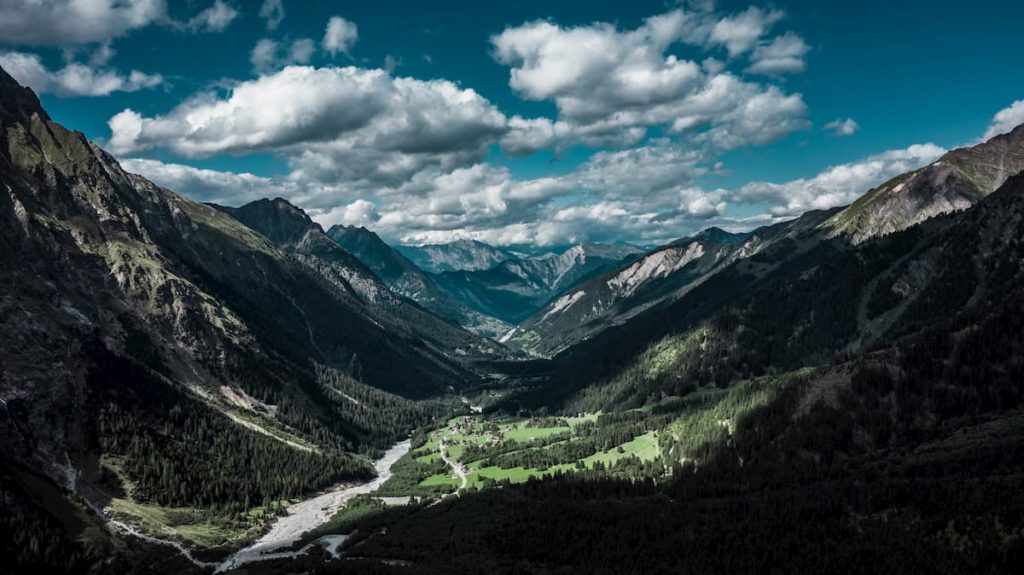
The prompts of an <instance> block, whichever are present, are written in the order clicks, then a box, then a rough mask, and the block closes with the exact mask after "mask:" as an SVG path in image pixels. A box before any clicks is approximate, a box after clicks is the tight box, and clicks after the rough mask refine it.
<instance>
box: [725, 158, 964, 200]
mask: <svg viewBox="0 0 1024 575" xmlns="http://www.w3.org/2000/svg"><path fill="white" fill-rule="evenodd" d="M945 152H946V150H945V149H943V148H941V147H939V146H936V145H935V144H931V143H929V144H915V145H913V146H909V147H907V148H905V149H901V150H890V151H887V152H883V153H881V154H876V155H872V156H868V157H867V158H864V159H862V160H858V161H856V162H851V163H848V164H841V165H838V166H833V167H830V168H828V169H827V170H825V171H823V172H821V173H820V174H818V175H816V176H814V177H811V178H800V179H797V180H792V181H789V182H785V183H781V184H777V183H771V182H752V183H749V184H746V185H745V186H743V187H742V188H740V189H739V190H738V191H737V192H736V193H735V194H734V196H733V197H734V198H735V199H737V200H740V201H750V202H769V203H771V204H774V206H773V207H772V208H771V213H772V214H774V215H778V216H784V215H797V214H800V213H802V212H805V211H807V210H812V209H828V208H833V207H836V206H842V205H845V204H849V203H850V202H852V201H853V200H855V199H857V198H858V197H860V196H861V195H863V194H864V193H866V192H867V191H868V190H869V189H870V188H873V187H875V186H877V185H879V184H881V183H883V182H885V181H886V180H888V179H891V178H893V177H895V176H898V175H900V174H902V173H904V172H909V171H911V170H914V169H916V168H919V167H921V166H923V165H926V164H930V163H931V162H934V161H935V160H937V159H938V158H939V157H940V156H941V155H942V154H944V153H945Z"/></svg>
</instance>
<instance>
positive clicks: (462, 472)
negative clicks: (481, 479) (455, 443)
mask: <svg viewBox="0 0 1024 575" xmlns="http://www.w3.org/2000/svg"><path fill="white" fill-rule="evenodd" d="M446 439H448V436H447V435H446V436H444V437H442V438H441V441H439V442H438V444H437V448H438V450H439V451H440V453H441V459H443V460H444V462H445V463H447V464H448V467H451V468H452V472H453V473H454V474H455V476H456V477H458V478H459V480H460V483H459V487H458V489H456V490H455V493H453V495H456V496H457V495H460V494H461V492H462V490H463V489H465V488H466V485H467V484H468V483H469V479H468V478H467V477H466V468H465V467H463V465H462V464H461V463H459V462H458V461H455V460H454V459H449V458H448V454H447V453H446V452H445V447H446V446H445V444H444V442H445V440H446Z"/></svg>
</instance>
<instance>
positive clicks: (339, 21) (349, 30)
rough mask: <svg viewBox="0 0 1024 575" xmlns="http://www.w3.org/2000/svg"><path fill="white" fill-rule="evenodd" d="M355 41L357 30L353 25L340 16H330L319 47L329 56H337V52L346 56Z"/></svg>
mask: <svg viewBox="0 0 1024 575" xmlns="http://www.w3.org/2000/svg"><path fill="white" fill-rule="evenodd" d="M357 40H359V28H358V27H357V26H356V25H355V24H353V23H352V22H349V21H348V20H346V19H344V18H342V17H341V16H332V17H331V19H330V20H328V21H327V30H326V31H324V39H323V41H322V42H321V44H320V45H321V46H323V49H324V51H325V52H328V53H330V55H331V56H337V55H338V52H341V53H342V54H345V55H348V54H349V51H350V50H351V49H352V46H354V45H355V43H356V41H357Z"/></svg>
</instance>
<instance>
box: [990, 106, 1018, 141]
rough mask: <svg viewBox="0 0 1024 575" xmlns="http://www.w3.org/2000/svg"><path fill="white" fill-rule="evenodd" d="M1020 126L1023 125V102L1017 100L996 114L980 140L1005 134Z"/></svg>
mask: <svg viewBox="0 0 1024 575" xmlns="http://www.w3.org/2000/svg"><path fill="white" fill-rule="evenodd" d="M1021 124H1024V100H1017V101H1016V102H1014V103H1012V104H1010V105H1009V106H1007V107H1006V108H1003V109H1002V110H999V112H997V113H996V115H995V116H994V117H993V118H992V122H991V123H990V124H989V126H988V129H987V130H985V135H984V136H983V137H982V139H983V140H988V139H989V138H994V137H995V136H998V135H999V134H1006V133H1007V132H1010V131H1011V130H1013V129H1014V128H1016V127H1017V126H1019V125H1021Z"/></svg>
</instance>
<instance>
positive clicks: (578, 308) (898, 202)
mask: <svg viewBox="0 0 1024 575" xmlns="http://www.w3.org/2000/svg"><path fill="white" fill-rule="evenodd" d="M1022 169H1024V127H1018V128H1017V129H1016V130H1013V131H1012V132H1010V133H1008V134H1004V135H1000V136H996V137H994V138H992V139H991V140H989V141H987V142H983V143H981V144H978V145H976V146H973V147H970V148H960V149H956V150H953V151H951V152H949V153H947V154H945V155H944V156H942V157H941V158H940V159H939V160H937V161H935V162H934V163H932V164H929V165H928V166H925V167H923V168H920V169H918V170H914V171H911V172H908V173H906V174H902V175H900V176H897V177H895V178H893V179H891V180H889V181H888V182H886V183H884V184H882V185H881V186H878V187H877V188H874V189H872V190H870V191H868V192H867V193H866V194H865V195H864V196H862V197H860V198H859V199H857V201H855V202H854V203H853V204H851V205H850V206H847V207H845V208H843V209H840V210H831V211H829V212H810V213H808V214H805V215H804V216H802V217H800V218H798V219H796V220H794V221H793V222H788V223H783V224H779V225H775V226H769V227H767V228H761V229H758V230H755V231H754V232H751V233H750V234H749V235H732V234H728V233H727V232H724V231H722V230H719V229H716V228H711V229H709V230H705V231H704V232H702V233H701V234H698V235H697V236H694V237H693V238H684V239H681V240H677V241H676V242H674V243H672V244H670V245H668V246H665V247H663V248H658V249H656V250H654V251H652V252H650V253H648V254H646V255H645V256H643V257H642V258H640V259H639V260H637V261H636V262H635V263H632V264H630V265H628V266H623V267H621V268H619V269H616V270H614V271H611V272H609V273H607V274H604V275H603V276H601V277H600V278H595V279H593V280H591V281H590V282H587V283H586V284H582V285H580V286H578V287H577V288H575V289H574V290H571V291H569V292H567V293H565V294H563V295H562V297H560V298H558V299H557V300H555V301H553V302H551V303H550V304H549V305H547V306H546V307H545V308H544V309H541V310H540V311H538V312H537V313H536V314H534V315H532V316H531V317H529V318H527V319H525V320H524V321H522V322H521V323H520V325H518V326H517V327H515V328H513V329H512V330H510V331H509V332H508V333H506V334H505V335H503V336H502V337H501V339H500V341H502V342H503V343H505V344H507V345H509V346H510V347H512V348H514V349H520V350H523V351H526V352H529V353H532V354H535V355H541V356H546V357H550V356H554V355H556V354H558V353H560V352H562V351H564V350H566V349H568V348H570V347H572V346H573V345H576V344H578V343H580V342H582V341H585V340H586V339H588V338H590V337H593V336H594V335H595V334H598V333H600V332H601V331H603V330H605V329H607V328H609V327H612V326H616V325H621V324H623V323H625V322H627V321H629V320H630V319H632V318H634V317H636V316H637V315H640V314H643V313H645V312H647V311H648V310H651V309H655V308H658V307H659V306H661V305H662V304H666V303H667V302H671V301H673V300H676V299H678V298H680V297H682V296H684V295H686V294H687V293H688V292H689V291H691V290H693V289H694V288H695V287H697V286H699V285H701V284H702V283H703V282H704V281H706V280H707V279H708V278H710V277H712V276H714V275H715V274H717V273H719V272H720V271H722V270H724V269H726V268H728V267H729V266H730V265H732V264H734V263H736V262H737V261H740V260H744V261H745V263H744V264H743V265H745V266H747V268H749V270H748V272H749V274H748V275H749V277H752V278H758V277H761V276H763V271H764V270H767V269H768V268H764V270H761V271H758V270H756V269H755V268H758V267H764V266H760V263H759V260H763V259H765V258H771V259H778V258H779V257H780V255H779V254H781V253H784V252H786V251H787V250H788V251H790V252H791V253H790V255H785V256H781V257H783V259H785V258H788V257H791V256H793V255H799V254H800V253H801V252H802V251H805V250H808V249H811V248H813V247H814V246H816V245H817V244H818V243H821V242H824V241H826V240H828V239H835V240H837V242H838V244H842V243H844V242H848V243H853V244H858V243H861V242H863V241H866V240H867V239H870V238H873V237H877V236H881V235H885V234H889V233H893V232H896V231H899V230H903V229H906V228H908V227H910V226H913V225H915V224H918V223H921V222H923V221H925V220H927V219H929V218H932V217H935V216H937V215H940V214H944V213H948V212H951V211H956V210H963V209H967V208H969V207H971V206H972V205H974V204H975V203H977V202H978V201H979V200H981V199H982V198H984V197H986V196H987V195H989V194H990V193H992V192H993V191H994V190H995V189H996V188H998V187H999V186H1000V185H1002V184H1003V182H1005V181H1006V179H1007V178H1008V177H1009V176H1011V175H1013V174H1016V173H1018V172H1020V171H1021V170H1022ZM822 218H823V219H822ZM772 246H774V248H773V249H774V250H775V251H776V252H777V253H775V254H774V255H772V254H765V253H763V252H764V251H765V250H766V249H768V248H770V247H772ZM790 246H799V249H792V250H791V249H790Z"/></svg>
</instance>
